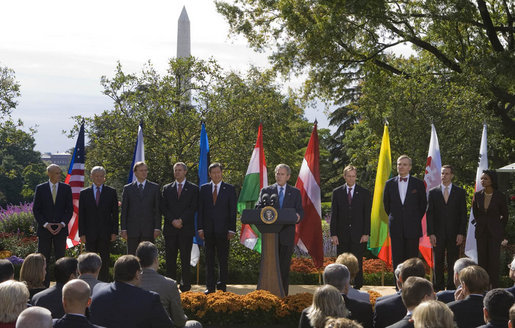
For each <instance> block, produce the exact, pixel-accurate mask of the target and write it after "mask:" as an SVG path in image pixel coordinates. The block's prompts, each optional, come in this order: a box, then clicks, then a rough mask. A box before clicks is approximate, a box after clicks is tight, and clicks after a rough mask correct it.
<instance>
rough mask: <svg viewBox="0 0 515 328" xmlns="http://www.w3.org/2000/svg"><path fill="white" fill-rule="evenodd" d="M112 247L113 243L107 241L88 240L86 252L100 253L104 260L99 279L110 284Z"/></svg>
mask: <svg viewBox="0 0 515 328" xmlns="http://www.w3.org/2000/svg"><path fill="white" fill-rule="evenodd" d="M110 246H111V241H110V240H106V239H97V240H93V241H89V240H88V239H86V251H88V252H93V253H98V254H99V255H100V258H101V259H102V267H101V268H100V273H99V274H98V279H99V280H102V281H105V282H109V265H110V258H109V248H110Z"/></svg>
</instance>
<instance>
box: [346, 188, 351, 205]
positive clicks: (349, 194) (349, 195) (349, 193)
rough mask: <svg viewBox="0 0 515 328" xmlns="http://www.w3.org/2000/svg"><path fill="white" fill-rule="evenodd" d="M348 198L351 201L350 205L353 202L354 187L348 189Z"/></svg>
mask: <svg viewBox="0 0 515 328" xmlns="http://www.w3.org/2000/svg"><path fill="white" fill-rule="evenodd" d="M347 200H348V201H349V205H350V204H351V203H352V188H349V191H347Z"/></svg>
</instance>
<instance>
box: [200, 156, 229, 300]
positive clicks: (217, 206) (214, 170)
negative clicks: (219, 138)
mask: <svg viewBox="0 0 515 328" xmlns="http://www.w3.org/2000/svg"><path fill="white" fill-rule="evenodd" d="M209 177H210V178H211V182H210V183H206V184H204V185H203V186H201V187H200V192H199V204H198V234H199V237H200V238H201V239H203V240H205V242H206V244H205V249H206V291H205V293H206V294H209V293H213V292H214V291H215V281H216V277H215V253H216V254H217V257H218V266H219V270H220V275H219V277H220V280H219V282H218V283H216V288H217V289H218V290H222V291H224V292H225V291H227V276H228V271H229V269H228V265H229V264H228V260H229V240H231V239H232V238H234V235H235V234H236V200H237V197H236V190H235V189H234V186H233V185H230V184H228V183H225V182H223V181H222V164H220V163H213V164H211V165H209Z"/></svg>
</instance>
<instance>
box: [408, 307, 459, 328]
mask: <svg viewBox="0 0 515 328" xmlns="http://www.w3.org/2000/svg"><path fill="white" fill-rule="evenodd" d="M412 319H413V325H414V326H415V328H454V327H455V324H454V314H453V313H452V311H451V309H449V307H448V306H447V305H445V303H443V302H440V301H433V300H431V301H427V302H422V303H420V304H419V305H418V306H417V307H416V308H415V310H413V315H412Z"/></svg>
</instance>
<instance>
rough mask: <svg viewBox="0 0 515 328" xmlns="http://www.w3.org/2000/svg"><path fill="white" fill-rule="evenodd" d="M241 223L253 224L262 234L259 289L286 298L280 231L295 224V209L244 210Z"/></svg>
mask: <svg viewBox="0 0 515 328" xmlns="http://www.w3.org/2000/svg"><path fill="white" fill-rule="evenodd" d="M241 222H242V223H245V224H253V225H255V226H256V227H257V228H258V229H259V232H261V265H260V268H259V281H258V285H257V289H264V290H268V291H269V292H271V293H272V294H274V295H276V296H278V297H284V296H286V294H285V292H284V288H283V283H282V279H281V270H280V266H279V231H281V229H282V227H283V226H284V225H285V224H295V223H296V222H297V213H295V209H294V208H284V209H276V208H274V207H272V206H265V207H263V208H260V209H247V210H243V213H242V214H241Z"/></svg>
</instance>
